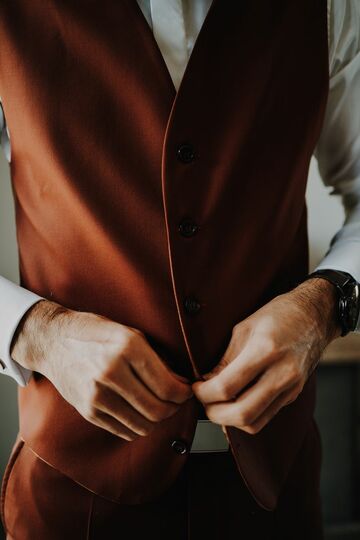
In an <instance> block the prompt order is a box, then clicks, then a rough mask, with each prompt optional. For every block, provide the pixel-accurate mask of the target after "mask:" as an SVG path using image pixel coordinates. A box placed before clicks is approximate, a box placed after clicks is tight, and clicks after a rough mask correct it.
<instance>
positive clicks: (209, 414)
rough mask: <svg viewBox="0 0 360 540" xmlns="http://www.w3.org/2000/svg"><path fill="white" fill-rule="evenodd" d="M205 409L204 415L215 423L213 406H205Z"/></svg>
mask: <svg viewBox="0 0 360 540" xmlns="http://www.w3.org/2000/svg"><path fill="white" fill-rule="evenodd" d="M205 411H206V416H207V417H208V419H209V420H211V422H214V423H216V416H215V415H214V413H213V408H212V407H205Z"/></svg>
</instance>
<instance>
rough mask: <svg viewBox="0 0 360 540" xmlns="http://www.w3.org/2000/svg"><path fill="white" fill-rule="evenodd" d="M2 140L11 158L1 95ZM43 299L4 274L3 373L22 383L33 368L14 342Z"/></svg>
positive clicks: (0, 303) (0, 316)
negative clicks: (14, 353)
mask: <svg viewBox="0 0 360 540" xmlns="http://www.w3.org/2000/svg"><path fill="white" fill-rule="evenodd" d="M0 142H1V146H2V148H3V151H4V153H5V156H6V158H7V160H8V161H10V142H9V135H8V131H7V127H6V121H5V117H4V112H3V108H2V105H1V98H0ZM41 299H43V297H42V296H39V295H38V294H36V293H33V292H31V291H29V290H28V289H25V288H23V287H20V286H19V285H16V284H15V283H13V282H12V281H9V280H8V279H5V278H4V277H3V276H0V373H2V374H4V375H9V376H10V377H12V378H13V379H14V380H15V381H16V382H17V383H18V384H19V385H20V386H26V385H27V383H28V382H29V380H30V377H31V375H32V370H30V369H27V368H25V367H23V366H21V365H20V364H19V363H18V362H16V361H15V360H13V359H12V358H11V356H10V346H11V342H12V339H13V336H14V333H15V330H16V328H17V326H18V324H19V322H20V321H21V319H22V317H23V316H24V315H25V313H26V312H27V311H28V310H29V309H30V307H31V306H32V305H33V304H35V303H36V302H38V301H39V300H41Z"/></svg>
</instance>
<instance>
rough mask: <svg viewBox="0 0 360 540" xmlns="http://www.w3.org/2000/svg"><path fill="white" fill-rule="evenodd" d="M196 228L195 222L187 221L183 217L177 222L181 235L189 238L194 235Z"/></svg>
mask: <svg viewBox="0 0 360 540" xmlns="http://www.w3.org/2000/svg"><path fill="white" fill-rule="evenodd" d="M197 230H198V226H197V225H196V223H193V222H192V221H189V220H187V219H184V220H183V221H182V222H181V223H180V224H179V232H180V233H181V234H182V235H183V236H186V237H187V238H190V236H194V234H196V232H197Z"/></svg>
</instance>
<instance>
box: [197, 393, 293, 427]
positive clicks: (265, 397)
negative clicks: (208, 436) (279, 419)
mask: <svg viewBox="0 0 360 540" xmlns="http://www.w3.org/2000/svg"><path fill="white" fill-rule="evenodd" d="M258 385H259V383H258ZM255 386H257V385H255ZM261 386H262V388H259V389H257V391H256V395H254V396H253V395H251V390H253V389H254V388H255V387H253V388H252V389H250V390H249V391H248V392H249V393H248V396H247V397H246V398H245V399H244V401H242V400H239V401H238V400H237V401H234V402H228V403H214V404H210V405H208V406H207V407H206V414H207V415H208V417H209V419H210V420H211V421H212V422H215V423H217V424H221V425H227V426H237V427H240V428H241V429H244V428H245V427H247V426H253V425H255V424H256V422H257V421H258V420H259V421H260V420H261V418H262V417H263V415H264V414H266V412H267V411H271V410H272V409H271V408H272V407H273V406H274V407H276V404H277V403H278V401H279V400H280V402H281V403H282V404H283V403H284V402H283V400H284V396H285V397H286V398H287V399H288V398H289V395H291V396H292V395H293V394H294V392H296V391H297V385H294V383H292V385H289V386H288V387H287V388H286V389H282V390H281V391H279V390H278V389H276V390H271V389H270V388H269V386H268V385H266V386H265V385H264V384H262V385H261Z"/></svg>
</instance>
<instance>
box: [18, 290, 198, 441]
mask: <svg viewBox="0 0 360 540" xmlns="http://www.w3.org/2000/svg"><path fill="white" fill-rule="evenodd" d="M10 354H11V357H12V358H13V359H14V360H15V361H16V362H18V363H19V364H20V365H22V366H24V367H26V368H28V369H32V370H34V371H37V372H39V373H41V374H42V375H44V376H45V377H47V378H48V379H49V380H50V381H51V382H52V384H53V385H54V386H55V387H56V388H57V390H58V391H59V393H60V394H61V395H62V396H63V397H64V398H65V399H66V401H68V402H69V403H70V404H71V405H72V406H73V407H75V409H77V411H78V412H79V413H80V414H81V415H82V416H83V417H84V418H85V419H86V420H88V421H89V422H91V423H93V424H95V425H97V426H100V427H101V428H103V429H105V430H108V431H110V432H111V433H114V434H115V435H117V436H119V437H121V438H123V439H126V440H128V441H132V440H134V439H136V438H137V437H139V436H146V435H148V434H149V433H150V432H151V431H152V430H153V429H154V427H155V426H156V424H157V423H158V422H161V421H162V420H164V419H165V418H168V417H169V416H172V415H173V414H174V413H175V412H176V411H177V410H178V409H179V407H180V405H181V404H182V403H183V402H185V401H186V400H188V399H189V398H190V397H192V395H193V393H192V390H191V385H190V384H189V382H188V381H187V380H186V379H184V378H183V377H181V376H180V375H177V374H175V373H174V372H173V371H171V370H170V368H169V367H167V366H166V365H165V364H164V362H163V361H162V360H161V359H160V357H159V356H158V355H157V354H156V352H155V351H154V350H153V349H152V348H151V347H150V345H149V343H148V342H147V340H146V338H145V336H144V334H143V333H142V332H141V331H140V330H137V329H135V328H132V327H129V326H126V325H122V324H119V323H116V322H114V321H111V320H110V319H108V318H106V317H104V316H102V315H96V314H94V313H88V312H79V311H75V310H71V309H67V308H65V307H63V306H61V305H60V304H57V303H56V302H51V301H48V300H40V301H39V302H37V303H36V304H34V305H33V306H32V307H31V308H30V309H29V310H28V312H27V313H26V314H25V315H24V316H23V318H22V320H21V321H20V324H19V325H18V328H17V330H16V332H15V335H14V338H13V341H12V344H11V349H10Z"/></svg>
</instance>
